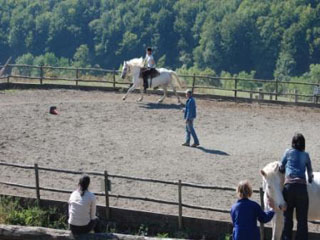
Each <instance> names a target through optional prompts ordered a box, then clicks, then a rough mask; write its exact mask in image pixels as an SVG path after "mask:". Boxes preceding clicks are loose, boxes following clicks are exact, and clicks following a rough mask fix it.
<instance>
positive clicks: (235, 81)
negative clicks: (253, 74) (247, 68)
mask: <svg viewBox="0 0 320 240" xmlns="http://www.w3.org/2000/svg"><path fill="white" fill-rule="evenodd" d="M237 89H238V79H237V78H234V98H235V101H236V100H237V95H238V90H237Z"/></svg>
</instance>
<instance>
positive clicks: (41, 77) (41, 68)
mask: <svg viewBox="0 0 320 240" xmlns="http://www.w3.org/2000/svg"><path fill="white" fill-rule="evenodd" d="M42 83H43V65H40V84H41V85H42Z"/></svg>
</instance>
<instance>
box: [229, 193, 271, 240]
mask: <svg viewBox="0 0 320 240" xmlns="http://www.w3.org/2000/svg"><path fill="white" fill-rule="evenodd" d="M273 215H274V212H273V211H268V212H264V211H263V210H262V209H261V207H260V205H259V204H258V203H256V202H254V201H251V200H249V199H248V198H243V199H240V200H238V201H237V202H236V203H235V204H234V205H233V206H232V208H231V218H232V223H233V234H232V239H233V240H259V239H260V232H259V228H258V227H257V220H259V221H260V222H262V223H267V222H269V221H271V219H272V218H273Z"/></svg>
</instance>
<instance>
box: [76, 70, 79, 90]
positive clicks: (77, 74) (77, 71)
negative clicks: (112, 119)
mask: <svg viewBox="0 0 320 240" xmlns="http://www.w3.org/2000/svg"><path fill="white" fill-rule="evenodd" d="M78 80H79V68H76V86H78V84H79V83H78Z"/></svg>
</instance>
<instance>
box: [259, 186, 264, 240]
mask: <svg viewBox="0 0 320 240" xmlns="http://www.w3.org/2000/svg"><path fill="white" fill-rule="evenodd" d="M259 192H260V203H261V208H262V210H264V201H263V189H262V187H260V189H259ZM260 240H264V224H263V223H260Z"/></svg>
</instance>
